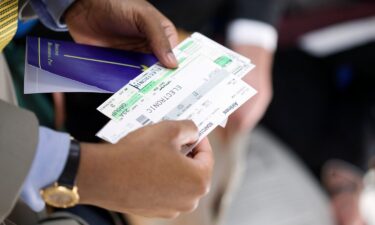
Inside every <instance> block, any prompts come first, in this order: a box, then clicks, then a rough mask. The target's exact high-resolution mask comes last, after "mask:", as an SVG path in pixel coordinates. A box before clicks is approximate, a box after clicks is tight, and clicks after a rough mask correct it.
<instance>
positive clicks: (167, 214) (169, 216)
mask: <svg viewBox="0 0 375 225" xmlns="http://www.w3.org/2000/svg"><path fill="white" fill-rule="evenodd" d="M179 215H180V213H179V212H165V213H162V214H161V215H160V217H161V218H163V219H175V218H177V217H178V216H179Z"/></svg>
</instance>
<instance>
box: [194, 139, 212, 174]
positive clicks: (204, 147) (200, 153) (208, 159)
mask: <svg viewBox="0 0 375 225" xmlns="http://www.w3.org/2000/svg"><path fill="white" fill-rule="evenodd" d="M193 159H194V161H195V162H196V163H198V164H200V165H201V166H204V167H206V168H208V169H210V170H212V168H213V164H214V160H213V152H212V148H211V145H210V142H209V141H208V138H204V139H203V140H202V141H201V142H200V143H199V144H198V145H197V146H196V147H195V148H194V155H193Z"/></svg>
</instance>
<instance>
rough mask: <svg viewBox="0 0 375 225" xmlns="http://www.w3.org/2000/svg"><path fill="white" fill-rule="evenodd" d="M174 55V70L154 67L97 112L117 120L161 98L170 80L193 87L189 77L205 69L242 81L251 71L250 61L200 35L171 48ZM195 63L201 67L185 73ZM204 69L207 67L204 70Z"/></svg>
mask: <svg viewBox="0 0 375 225" xmlns="http://www.w3.org/2000/svg"><path fill="white" fill-rule="evenodd" d="M174 53H175V55H176V57H177V59H178V61H179V67H178V68H177V69H174V70H172V69H166V68H164V67H162V66H161V65H160V64H155V65H153V66H151V67H150V68H149V69H148V70H147V71H145V72H143V73H142V74H140V75H139V76H138V77H136V78H135V79H133V80H132V81H130V82H129V84H127V85H125V86H124V87H123V88H121V89H120V90H119V91H118V92H116V93H115V94H114V95H113V96H112V97H110V98H109V99H108V100H107V101H105V102H104V103H103V104H102V105H100V106H99V107H98V108H97V109H98V110H99V111H100V112H102V113H103V114H104V115H106V116H108V117H109V118H111V119H114V120H118V121H120V120H122V119H123V118H125V117H126V115H127V114H128V113H129V112H130V111H132V110H135V109H136V108H137V107H138V106H139V105H141V104H143V102H144V101H147V100H148V99H153V98H155V97H156V96H157V95H160V92H161V91H162V90H163V89H166V88H167V86H169V85H171V83H173V80H176V79H177V80H178V79H180V78H181V77H183V76H187V78H192V80H191V81H190V82H189V83H188V84H189V85H195V84H194V81H193V79H194V77H192V76H194V75H195V76H201V75H202V74H203V75H204V74H206V71H208V70H209V71H213V70H215V69H218V70H225V71H227V72H229V73H230V74H232V75H235V76H237V77H240V78H242V77H243V76H244V75H246V74H247V73H248V72H249V71H250V70H251V69H253V68H254V65H253V64H251V62H250V60H249V59H247V58H245V57H243V56H241V55H239V54H237V53H235V52H233V51H231V50H229V49H227V48H225V47H224V46H221V45H219V44H217V43H215V42H214V41H212V40H210V39H208V38H206V37H205V36H203V35H201V34H199V33H194V34H193V35H192V36H191V37H190V38H187V39H186V40H185V41H183V42H182V43H181V44H179V45H178V46H177V47H176V48H175V49H174ZM197 60H198V63H199V64H200V65H199V69H196V70H194V71H191V73H189V74H187V73H186V72H184V71H185V70H186V69H189V68H190V67H191V64H194V63H196V62H197ZM208 64H209V65H208ZM206 66H210V68H208V69H206V68H205V67H206ZM202 70H205V71H202Z"/></svg>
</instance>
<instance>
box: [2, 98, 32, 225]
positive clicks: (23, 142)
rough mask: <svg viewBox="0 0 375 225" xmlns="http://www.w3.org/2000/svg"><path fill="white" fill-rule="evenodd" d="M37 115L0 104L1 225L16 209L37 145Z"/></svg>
mask: <svg viewBox="0 0 375 225" xmlns="http://www.w3.org/2000/svg"><path fill="white" fill-rule="evenodd" d="M38 135H39V134H38V121H37V119H36V117H35V115H34V114H33V113H31V112H28V111H26V110H23V109H20V108H18V107H16V106H13V105H10V104H8V103H5V102H4V101H2V100H0V222H1V221H4V219H5V218H6V217H7V216H8V215H9V213H10V212H11V210H12V208H13V206H14V205H15V203H16V201H17V199H18V197H19V194H20V191H21V188H22V185H23V183H24V180H25V179H26V176H27V175H28V172H29V170H30V167H31V164H32V161H33V159H34V155H35V152H36V147H37V144H38Z"/></svg>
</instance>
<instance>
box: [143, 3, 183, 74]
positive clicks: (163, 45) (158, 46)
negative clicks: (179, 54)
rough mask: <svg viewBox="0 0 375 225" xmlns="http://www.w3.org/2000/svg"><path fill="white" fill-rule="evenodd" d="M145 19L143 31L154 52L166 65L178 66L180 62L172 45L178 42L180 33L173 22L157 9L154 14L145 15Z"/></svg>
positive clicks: (169, 66)
mask: <svg viewBox="0 0 375 225" xmlns="http://www.w3.org/2000/svg"><path fill="white" fill-rule="evenodd" d="M143 20H144V21H143V23H144V24H143V25H144V26H143V28H144V30H143V31H144V33H145V35H146V37H147V39H148V41H149V45H150V47H151V50H152V52H153V53H154V54H155V55H156V57H157V58H158V59H159V61H160V62H161V63H162V64H163V65H164V66H166V67H168V68H176V67H177V66H178V63H177V59H176V57H175V56H174V54H173V52H172V46H175V45H176V44H177V40H178V35H177V31H176V28H175V27H174V25H173V24H172V22H171V21H169V20H168V19H167V18H165V17H164V16H163V15H162V14H161V13H160V12H158V11H157V10H156V9H155V13H154V15H153V16H150V15H148V16H145V17H144V18H143Z"/></svg>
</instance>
